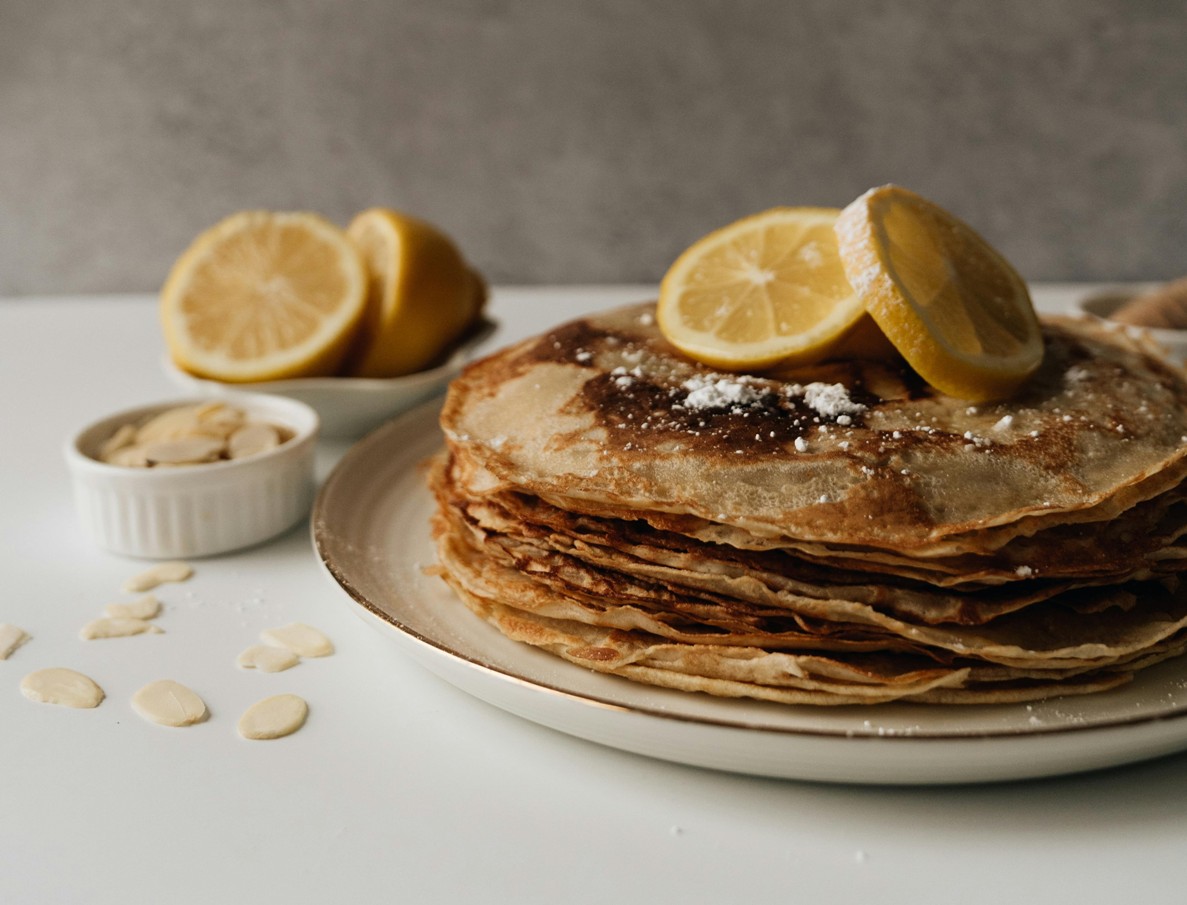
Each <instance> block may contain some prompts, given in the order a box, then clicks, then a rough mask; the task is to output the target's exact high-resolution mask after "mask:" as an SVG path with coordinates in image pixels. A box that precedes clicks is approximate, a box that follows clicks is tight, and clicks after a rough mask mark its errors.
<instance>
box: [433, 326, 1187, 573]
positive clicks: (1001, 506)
mask: <svg viewBox="0 0 1187 905" xmlns="http://www.w3.org/2000/svg"><path fill="white" fill-rule="evenodd" d="M651 312H652V306H650V305H641V306H635V307H630V308H625V309H620V310H617V311H613V312H609V313H607V314H604V315H599V316H596V317H591V318H587V319H584V320H579V321H575V322H573V323H570V324H567V325H565V326H562V327H560V328H558V329H556V330H554V331H552V332H550V333H548V334H545V335H544V336H541V337H537V338H533V339H529V340H526V341H524V342H521V343H519V344H518V345H515V346H512V347H510V348H508V349H506V350H504V351H502V352H500V353H498V354H496V355H494V356H491V357H489V358H487V359H485V360H483V361H481V362H478V363H476V364H475V365H473V366H471V367H470V368H469V369H468V370H467V371H466V372H465V373H464V374H463V375H462V376H461V377H460V378H459V379H458V380H457V381H456V382H455V384H454V387H453V388H452V390H451V392H450V394H449V397H448V399H447V402H446V405H445V409H444V412H443V414H442V425H443V427H444V429H445V432H446V436H447V437H448V438H450V439H451V440H452V441H454V445H455V446H458V447H461V448H464V450H465V457H466V460H467V463H468V465H469V469H470V480H471V482H477V484H476V485H475V486H481V485H483V484H487V485H490V486H491V487H496V486H500V485H502V486H507V487H511V486H514V487H516V488H519V489H522V490H524V491H526V492H529V493H531V494H534V495H536V496H539V497H541V498H543V499H545V500H548V501H550V502H553V503H557V504H561V505H563V506H564V508H566V509H570V510H574V511H584V512H589V513H594V514H601V515H612V516H620V517H621V516H628V515H629V516H635V517H637V514H638V513H640V512H647V513H654V514H656V516H657V517H658V518H659V519H661V520H662V519H665V518H667V519H669V520H671V519H676V520H677V521H682V524H683V527H684V528H685V529H686V530H685V533H689V534H691V535H693V536H697V537H701V538H702V539H705V540H715V541H719V542H725V543H733V544H735V545H736V546H743V547H763V546H772V547H781V546H792V547H795V548H797V549H801V550H803V551H805V552H808V553H811V552H812V549H813V546H814V545H816V546H818V547H819V551H818V552H821V553H822V554H823V555H827V556H829V557H832V556H835V555H838V554H839V553H844V552H846V551H848V552H849V553H850V554H851V555H853V556H856V557H858V558H864V557H865V556H867V555H870V554H872V553H874V552H876V551H883V552H885V553H886V554H889V556H890V558H891V560H892V561H894V560H895V559H896V558H909V559H910V561H911V562H913V563H919V562H921V561H922V562H923V563H924V566H923V567H924V568H927V561H928V560H930V559H935V560H937V563H936V565H937V567H939V566H940V562H941V561H942V560H944V559H950V558H952V557H959V556H962V555H967V554H974V555H976V554H986V553H989V552H992V551H995V550H998V549H1000V548H1002V547H1003V546H1005V545H1007V544H1009V543H1010V542H1012V541H1015V540H1016V539H1018V538H1024V537H1027V536H1032V535H1035V534H1038V533H1040V532H1043V531H1045V530H1048V529H1051V528H1058V527H1059V526H1066V525H1068V524H1069V523H1071V524H1077V523H1079V524H1096V525H1098V526H1101V525H1105V524H1107V523H1108V522H1109V520H1112V519H1114V518H1116V517H1117V516H1118V515H1120V514H1121V513H1123V512H1126V511H1127V510H1130V509H1132V508H1133V507H1135V506H1137V505H1138V504H1141V503H1143V502H1145V501H1154V500H1162V502H1161V503H1159V505H1158V506H1155V507H1154V508H1155V509H1156V510H1158V511H1151V512H1149V513H1148V516H1149V519H1150V520H1151V522H1152V523H1153V522H1157V520H1158V515H1159V512H1160V511H1161V508H1164V507H1165V505H1169V504H1168V503H1167V502H1166V500H1165V498H1164V494H1165V493H1166V492H1167V491H1168V490H1170V489H1172V488H1175V487H1177V486H1178V485H1179V483H1180V482H1181V481H1182V478H1183V476H1184V474H1185V473H1187V441H1185V440H1184V437H1185V436H1187V384H1185V383H1184V381H1183V380H1182V378H1181V377H1180V376H1179V375H1178V374H1177V373H1176V372H1175V371H1173V370H1172V369H1171V368H1170V366H1168V365H1165V364H1163V363H1162V362H1161V361H1160V360H1159V359H1157V358H1155V357H1152V356H1150V355H1148V354H1145V350H1144V349H1143V348H1142V347H1141V345H1140V343H1139V342H1138V341H1135V340H1133V339H1130V338H1128V337H1127V336H1125V335H1124V334H1122V333H1120V332H1117V331H1110V330H1108V329H1107V328H1106V327H1104V326H1103V325H1101V324H1098V323H1095V322H1089V321H1066V322H1060V323H1049V324H1047V325H1045V336H1046V346H1047V348H1046V356H1045V360H1044V365H1043V367H1042V369H1041V370H1040V372H1039V373H1038V374H1037V375H1036V376H1035V378H1034V379H1033V380H1032V381H1031V383H1030V384H1029V385H1028V387H1027V388H1026V389H1025V391H1024V392H1023V394H1022V395H1020V396H1018V397H1017V398H1015V399H1012V400H1009V401H1006V402H1001V403H994V404H988V405H981V406H969V405H967V404H965V403H962V402H960V401H959V400H955V399H953V398H951V397H948V396H944V395H942V394H940V393H938V392H937V391H935V390H933V389H931V388H930V387H929V386H927V385H926V384H924V383H923V382H922V381H920V380H919V379H918V378H917V377H915V376H914V375H913V374H912V373H911V372H910V371H909V369H907V368H906V366H905V365H904V364H902V363H897V364H896V363H886V362H871V361H843V362H835V363H829V364H825V365H821V366H818V367H815V368H812V369H809V370H804V371H800V372H797V373H796V374H795V375H794V379H792V380H780V379H775V378H763V377H754V376H735V375H724V374H719V373H714V372H712V371H711V370H710V369H708V368H706V367H704V366H701V365H698V364H696V363H694V362H691V361H689V360H688V359H686V358H684V357H683V356H681V355H679V353H677V352H675V351H674V350H673V349H671V347H670V346H669V345H668V344H667V343H666V342H665V340H664V339H663V338H662V336H661V335H660V334H659V331H658V330H657V329H656V327H655V325H654V318H653V316H652V314H651ZM1139 511H1140V510H1139ZM661 527H672V525H671V524H670V523H669V524H664V525H662V526H661ZM1041 565H1042V564H1041V563H1037V562H1036V563H1023V564H1018V565H1016V567H1021V566H1028V567H1030V568H1039V567H1040V566H1041ZM958 571H959V570H958Z"/></svg>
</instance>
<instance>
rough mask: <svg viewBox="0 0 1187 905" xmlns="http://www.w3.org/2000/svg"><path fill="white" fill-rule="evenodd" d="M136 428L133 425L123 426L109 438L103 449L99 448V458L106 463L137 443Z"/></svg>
mask: <svg viewBox="0 0 1187 905" xmlns="http://www.w3.org/2000/svg"><path fill="white" fill-rule="evenodd" d="M136 433H137V431H136V428H135V427H134V426H133V425H131V424H121V425H120V426H119V428H117V429H116V432H115V433H114V434H112V435H111V436H110V437H108V438H107V442H105V443H104V444H103V445H102V446H101V447H99V458H100V459H102V460H103V461H104V462H107V461H109V460H110V458H111V456H112V455H114V454H115V453H117V452H119V451H120V450H121V449H124V448H126V447H128V446H131V445H132V444H133V443H135V442H136Z"/></svg>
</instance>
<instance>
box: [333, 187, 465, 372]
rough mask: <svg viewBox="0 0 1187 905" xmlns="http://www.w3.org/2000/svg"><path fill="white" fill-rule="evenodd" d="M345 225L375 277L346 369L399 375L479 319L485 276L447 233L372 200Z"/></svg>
mask: <svg viewBox="0 0 1187 905" xmlns="http://www.w3.org/2000/svg"><path fill="white" fill-rule="evenodd" d="M347 233H348V234H349V235H350V238H351V241H352V242H354V244H355V247H356V248H357V249H358V250H359V252H360V254H361V255H362V256H363V260H364V261H365V262H366V264H367V269H368V271H369V273H370V279H369V285H368V290H367V310H366V314H365V315H364V316H363V322H362V326H361V327H360V329H359V334H358V337H357V338H356V342H355V345H354V348H352V350H351V352H350V355H349V358H348V361H347V364H346V368H345V371H346V373H348V374H351V375H354V376H357V377H398V376H400V375H401V374H409V373H412V372H413V371H419V370H421V369H422V368H425V367H428V366H429V365H431V364H433V363H434V362H435V361H437V360H438V359H439V358H440V357H441V355H442V354H443V353H444V352H445V350H446V349H448V348H449V347H450V346H451V345H452V344H453V343H455V342H456V341H457V340H458V338H459V337H460V336H461V335H462V333H463V332H464V331H465V330H466V328H467V327H469V326H470V325H471V324H472V323H473V322H474V321H475V320H476V319H477V317H478V314H479V312H480V311H481V308H482V303H483V300H484V299H485V297H486V287H485V284H484V283H483V282H482V279H481V278H480V277H479V276H478V275H477V274H476V273H474V272H473V271H472V270H471V269H470V268H469V267H468V266H467V264H466V262H465V260H464V259H463V258H462V254H461V252H460V251H459V250H458V248H457V246H456V245H455V244H454V243H453V241H452V240H451V239H450V238H449V237H448V236H447V235H445V234H444V233H443V232H441V230H439V229H437V228H436V227H435V226H433V225H432V224H429V223H426V222H424V221H423V220H418V219H416V218H415V217H409V216H407V215H405V214H401V213H399V212H397V211H393V210H388V209H386V208H372V209H370V210H366V211H363V212H362V213H361V214H359V215H358V216H356V217H355V218H354V220H353V221H351V224H350V226H349V227H348V228H347Z"/></svg>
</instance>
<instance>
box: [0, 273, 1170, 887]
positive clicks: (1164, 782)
mask: <svg viewBox="0 0 1187 905" xmlns="http://www.w3.org/2000/svg"><path fill="white" fill-rule="evenodd" d="M1083 289H1084V287H1070V286H1061V287H1036V291H1035V296H1036V300H1037V301H1038V302H1039V304H1040V307H1044V308H1059V307H1063V306H1065V305H1066V304H1067V303H1068V302H1069V300H1070V299H1072V298H1073V297H1074V296H1075V295H1076V294H1077V293H1079V292H1081V291H1083ZM649 294H650V290H649V289H648V288H647V287H642V288H639V287H633V288H632V287H618V288H613V289H601V288H580V289H579V288H568V289H542V288H534V289H530V290H529V289H518V290H516V289H506V290H501V291H497V292H496V293H495V295H494V299H493V304H492V313H493V315H494V316H495V317H496V318H498V319H499V320H500V321H501V322H502V325H503V327H502V330H501V332H500V334H499V335H498V336H497V337H496V338H495V339H494V340H493V341H492V342H493V343H501V342H502V341H504V340H509V339H513V338H516V337H519V336H523V335H527V334H528V333H532V332H536V331H538V330H540V329H543V328H544V327H546V326H548V325H549V324H551V323H553V322H556V321H559V320H563V319H565V318H567V317H570V316H572V315H575V314H578V313H580V312H583V311H586V310H591V309H596V308H600V307H604V306H607V305H611V304H617V303H620V302H627V301H635V300H639V299H642V298H645V297H647V296H648V295H649ZM161 355H162V345H161V340H160V336H159V332H158V326H157V321H156V313H155V308H154V305H153V302H152V300H151V299H150V298H148V297H143V296H141V297H103V298H72V299H50V298H40V299H11V300H4V301H0V386H3V387H4V390H5V392H4V393H3V395H2V396H0V424H2V425H3V439H2V440H0V443H2V444H3V450H4V453H3V464H4V467H3V469H0V524H2V526H3V529H2V531H3V533H2V539H3V543H2V544H0V575H2V576H3V593H2V594H0V622H9V623H13V624H16V625H18V626H21V627H22V628H24V629H25V630H26V631H28V632H29V633H30V634H31V635H32V636H33V638H32V640H31V641H30V642H29V643H28V644H26V645H25V646H24V647H22V648H20V649H19V650H17V651H16V653H14V654H13V656H12V657H11V658H9V659H8V660H6V661H0V770H2V773H0V902H2V903H5V905H10V903H11V905H24V903H35V905H51V903H88V905H104V903H121V905H123V903H127V902H154V903H190V902H194V903H239V902H243V903H249V902H250V903H254V902H268V903H270V902H278V903H280V902H285V903H304V902H323V901H334V902H352V903H353V902H360V903H366V902H378V901H385V902H408V903H437V902H460V901H466V900H467V899H469V900H477V901H484V902H485V901H490V902H514V903H534V902H572V903H584V902H590V903H592V902H598V903H605V902H653V903H659V902H678V901H684V902H744V901H750V902H758V901H762V902H773V901H778V902H858V901H867V902H877V903H898V902H903V903H907V902H911V903H918V902H945V903H948V902H961V903H966V905H974V903H980V902H985V903H991V902H992V903H995V905H1000V903H1001V902H1003V901H1017V902H1043V903H1060V902H1075V903H1079V905H1083V903H1090V902H1106V901H1126V902H1140V903H1143V905H1149V903H1156V902H1182V901H1184V898H1183V896H1184V893H1183V892H1182V889H1183V883H1182V880H1181V879H1180V876H1179V874H1180V871H1179V864H1180V862H1181V860H1182V857H1183V855H1184V852H1185V851H1187V757H1185V756H1176V757H1171V758H1167V759H1163V760H1160V761H1153V762H1148V763H1143V764H1137V765H1133V766H1129V767H1124V768H1119V769H1114V770H1109V771H1105V772H1100V773H1094V774H1084V775H1078V776H1070V777H1064V778H1058V779H1052V780H1043V781H1034V782H1027V783H1016V784H1005V785H987V786H962V787H916V788H883V787H871V786H841V785H814V784H808V783H797V782H789V781H776V780H765V779H756V778H750V777H745V776H737V775H730V774H726V773H716V772H711V771H707V770H701V769H695V768H690V767H682V766H678V765H673V764H671V763H666V762H660V761H655V760H650V759H647V758H644V757H641V756H637V755H632V754H626V753H622V752H619V751H616V750H612V749H607V748H603V747H600V746H597V745H594V744H591V743H588V742H583V741H579V740H577V739H574V738H571V737H568V736H566V735H562V734H560V733H557V732H554V731H551V730H549V729H545V728H541V727H539V726H536V725H534V724H532V723H529V722H526V721H524V720H521V719H518V718H516V717H513V716H510V715H508V714H506V713H504V712H503V711H500V710H497V709H495V708H493V707H491V706H489V705H487V704H484V703H481V702H479V701H477V700H475V699H472V698H470V697H468V696H467V695H465V694H463V693H462V692H460V691H458V690H456V689H455V688H453V687H452V686H450V685H447V684H446V683H444V682H442V681H441V680H439V679H437V678H436V677H434V676H433V675H431V674H430V673H428V672H427V671H425V670H424V669H422V668H421V667H419V666H418V665H416V664H415V663H413V662H412V661H411V660H408V659H407V658H405V657H404V656H403V655H402V654H401V653H400V652H399V651H398V650H396V649H395V648H394V647H393V646H392V642H391V641H390V640H389V639H387V638H386V637H384V636H383V635H381V634H380V633H378V632H376V631H374V630H373V629H372V628H371V627H370V626H369V625H368V624H366V623H365V622H364V621H363V620H361V619H359V618H358V617H357V616H356V614H355V612H354V611H353V607H352V606H351V605H349V604H348V603H347V602H346V599H345V597H344V596H343V595H342V594H341V592H340V591H338V589H336V588H335V587H333V586H332V585H331V584H330V583H329V581H328V579H326V578H325V577H324V576H323V574H322V573H321V572H320V570H319V567H318V565H317V563H316V561H315V558H314V555H313V551H312V547H311V543H310V539H309V537H308V532H307V526H301V527H299V528H298V529H295V530H293V531H291V532H290V533H288V534H286V535H285V536H283V537H282V538H280V539H278V540H276V541H274V542H272V543H269V544H266V545H264V546H261V547H259V548H256V549H253V550H250V551H247V552H243V553H239V554H235V555H229V556H222V557H217V558H211V559H206V560H199V561H197V562H196V563H195V565H196V574H195V576H194V578H193V579H192V580H191V581H190V582H188V583H187V584H184V585H173V586H166V587H164V588H162V589H161V590H160V594H159V596H160V597H161V598H162V599H163V601H164V602H165V606H166V609H165V611H164V613H163V614H162V615H161V617H160V619H159V623H160V625H161V627H162V628H164V629H165V634H161V635H155V636H145V637H139V638H129V639H114V640H109V641H91V642H84V641H81V640H79V638H78V629H79V628H80V626H81V625H83V624H84V623H85V622H87V621H88V620H90V619H91V618H93V617H95V616H97V615H99V613H100V611H101V609H102V607H103V606H104V604H106V603H108V602H111V601H113V600H119V599H127V595H124V594H121V592H120V587H121V584H122V583H123V581H124V579H125V578H126V577H128V576H129V575H131V574H133V573H134V572H136V571H139V569H140V568H141V567H142V565H143V563H141V562H138V561H135V560H129V559H123V558H120V557H117V556H113V555H109V554H106V553H103V552H101V551H99V550H98V549H96V548H95V547H94V546H93V545H92V544H91V543H90V541H89V540H88V538H87V537H85V536H84V535H83V533H82V530H81V528H80V527H79V526H78V525H77V524H76V521H75V516H74V511H73V508H72V500H71V496H70V488H69V484H68V481H67V476H66V472H65V467H64V464H63V461H62V457H61V446H62V443H63V441H64V439H65V438H66V437H67V436H68V435H69V434H71V433H72V432H73V431H74V430H75V429H76V428H77V427H79V426H81V425H82V424H83V423H85V422H87V421H90V420H93V419H94V418H96V417H98V416H100V415H103V414H105V413H108V412H111V411H114V410H119V409H122V408H125V407H129V406H132V405H136V404H139V403H142V402H151V401H156V400H159V399H168V398H172V397H174V396H177V395H179V393H178V391H177V389H176V388H175V387H174V386H173V385H172V384H171V383H170V382H169V380H168V379H167V378H166V376H165V375H164V373H163V370H162V367H161ZM343 451H344V445H342V444H337V445H332V444H329V443H326V444H324V446H323V449H322V450H321V451H320V453H319V456H320V462H319V468H320V471H321V474H323V475H324V474H325V473H326V471H327V470H328V468H329V467H330V466H331V465H332V463H333V462H334V461H335V460H336V458H337V456H339V455H340V454H341V453H342V452H343ZM293 620H298V621H303V622H308V623H309V624H311V625H314V626H317V627H319V628H320V629H322V630H323V631H324V632H326V634H328V635H329V636H330V637H331V638H332V639H333V641H334V643H335V645H336V646H337V653H336V655H335V656H333V657H330V658H327V659H324V660H314V661H306V662H303V663H302V664H301V665H300V666H298V667H296V668H294V669H292V670H289V671H287V672H283V673H276V674H271V675H266V674H258V673H256V672H253V671H245V670H240V669H238V668H236V667H235V665H234V660H235V656H236V655H237V653H238V652H239V651H240V650H241V649H243V648H244V647H246V646H247V645H248V644H249V643H252V642H254V640H255V639H256V636H257V634H258V633H259V631H260V630H261V629H264V628H267V627H269V626H274V625H279V624H282V623H284V622H289V621H293ZM46 666H70V667H73V668H76V669H79V670H81V671H82V672H85V673H87V674H89V675H91V676H92V677H93V678H95V679H96V680H97V681H98V682H99V684H100V685H102V686H103V687H104V688H105V689H106V691H107V694H108V699H107V700H106V701H105V702H104V703H103V705H102V706H100V707H99V708H97V709H95V710H90V711H77V710H69V709H66V708H58V707H50V706H44V705H38V704H33V703H31V702H29V701H27V700H25V698H24V697H23V696H22V695H21V693H20V691H19V689H18V683H19V682H20V679H21V677H22V676H24V675H25V674H26V673H28V672H30V671H32V670H34V669H39V668H41V667H46ZM163 677H171V678H174V679H177V680H178V681H181V682H183V683H185V684H188V685H190V686H191V687H193V688H195V689H196V690H198V691H200V693H201V694H202V695H203V697H204V698H205V699H206V701H207V702H208V704H209V706H210V709H211V713H212V716H211V719H210V720H209V721H208V722H206V723H204V724H201V725H198V726H194V727H191V728H188V729H184V730H171V729H163V728H160V727H157V726H153V725H150V724H148V723H146V722H144V721H143V720H141V719H140V718H139V717H138V716H136V715H135V713H133V711H132V710H131V708H130V705H129V698H130V696H131V695H132V693H133V692H134V691H135V690H136V689H137V688H139V687H140V686H141V685H143V684H144V683H146V682H148V681H150V680H152V679H156V678H163ZM281 691H289V692H293V693H296V694H300V695H302V696H304V697H305V698H306V699H307V700H308V701H309V703H310V708H311V714H310V718H309V722H308V723H307V725H306V726H305V728H304V729H302V730H301V731H300V732H298V733H297V734H296V735H293V736H291V737H289V738H287V739H282V740H278V741H274V742H248V741H245V740H243V739H241V738H239V737H238V735H237V734H236V731H235V724H236V721H237V719H238V715H239V714H240V713H241V712H242V710H243V709H244V708H245V707H246V706H248V705H249V704H251V703H252V702H254V701H255V700H258V699H259V698H262V697H264V696H266V695H269V694H274V693H279V692H281ZM1007 895H1008V896H1010V897H1011V898H1009V899H1004V898H1003V897H1004V896H1007Z"/></svg>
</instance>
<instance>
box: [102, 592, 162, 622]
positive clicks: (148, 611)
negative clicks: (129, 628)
mask: <svg viewBox="0 0 1187 905" xmlns="http://www.w3.org/2000/svg"><path fill="white" fill-rule="evenodd" d="M103 614H104V615H105V616H109V617H111V618H112V619H124V618H126V619H156V618H157V616H159V615H161V601H159V600H157V598H156V597H154V596H153V595H152V594H145V595H144V596H143V597H139V598H137V599H136V600H133V601H132V602H131V603H109V604H107V606H105V607H104V608H103Z"/></svg>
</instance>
